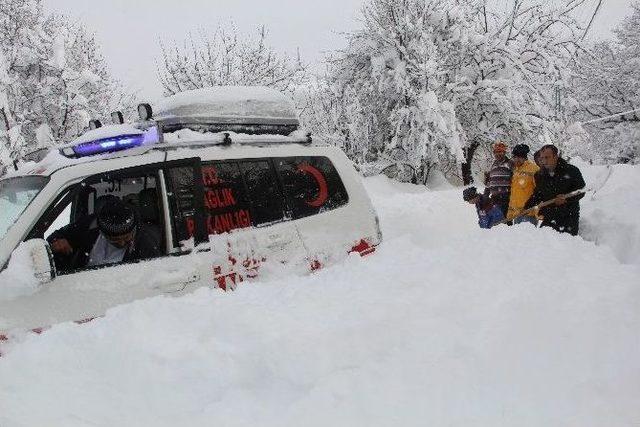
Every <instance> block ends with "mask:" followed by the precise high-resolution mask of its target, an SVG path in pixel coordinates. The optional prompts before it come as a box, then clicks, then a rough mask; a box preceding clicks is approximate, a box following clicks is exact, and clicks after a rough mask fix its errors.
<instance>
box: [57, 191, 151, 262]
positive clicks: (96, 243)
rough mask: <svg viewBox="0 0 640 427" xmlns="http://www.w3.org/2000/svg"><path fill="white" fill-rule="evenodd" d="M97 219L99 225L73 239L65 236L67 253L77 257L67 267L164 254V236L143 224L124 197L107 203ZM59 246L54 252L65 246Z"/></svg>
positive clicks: (124, 260)
mask: <svg viewBox="0 0 640 427" xmlns="http://www.w3.org/2000/svg"><path fill="white" fill-rule="evenodd" d="M96 222H97V228H95V229H91V230H88V231H86V232H84V233H81V234H82V235H80V236H75V238H73V239H64V241H65V242H66V246H65V248H64V252H67V253H68V255H69V256H70V257H71V258H72V260H73V261H71V262H69V264H67V266H66V268H65V269H69V270H76V269H80V268H85V267H97V266H101V265H107V264H116V263H120V262H130V261H136V260H140V259H147V258H154V257H157V256H160V255H162V249H161V239H160V236H158V235H156V234H155V233H153V231H152V230H151V229H149V228H147V227H146V226H144V225H139V224H138V219H137V216H136V214H135V212H134V211H133V209H132V208H131V207H130V206H128V205H127V204H125V203H124V202H122V201H121V200H120V199H118V198H113V199H110V200H109V201H108V202H106V203H105V205H104V206H102V208H101V209H100V211H99V212H98V214H97V218H96ZM77 234H78V233H77ZM69 242H74V243H73V244H71V243H69ZM54 243H55V242H54ZM58 246H59V245H53V244H52V250H53V252H54V254H55V253H56V252H57V251H58V252H59V251H62V248H61V249H57V247H58Z"/></svg>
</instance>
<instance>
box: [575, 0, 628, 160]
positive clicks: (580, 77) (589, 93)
mask: <svg viewBox="0 0 640 427" xmlns="http://www.w3.org/2000/svg"><path fill="white" fill-rule="evenodd" d="M614 36H615V37H614V39H613V40H607V41H602V42H598V43H596V44H595V45H594V46H592V47H591V48H590V49H589V50H588V51H586V52H583V53H581V54H580V55H579V57H578V61H577V62H576V63H575V66H574V67H573V71H574V75H573V79H572V85H571V94H572V96H573V97H574V98H575V101H576V102H574V103H573V104H572V105H571V107H572V108H571V111H570V113H571V118H572V119H573V120H576V121H579V122H585V124H584V125H583V127H584V130H586V131H587V132H588V134H589V138H582V141H583V143H582V144H574V145H573V146H572V147H571V150H572V152H573V153H574V154H578V155H580V156H582V157H584V158H586V159H588V160H592V161H604V162H615V163H617V162H625V163H630V162H631V163H636V162H638V161H640V138H639V136H640V3H637V2H636V3H634V4H632V13H631V15H630V16H628V17H627V18H625V19H624V21H623V22H622V23H621V24H620V25H619V26H618V27H617V28H616V29H614ZM624 112H630V113H628V114H622V115H619V113H624Z"/></svg>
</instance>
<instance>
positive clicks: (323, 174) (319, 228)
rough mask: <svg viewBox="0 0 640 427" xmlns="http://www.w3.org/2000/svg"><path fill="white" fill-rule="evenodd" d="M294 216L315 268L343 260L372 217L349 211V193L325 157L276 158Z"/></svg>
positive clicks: (361, 235) (361, 236)
mask: <svg viewBox="0 0 640 427" xmlns="http://www.w3.org/2000/svg"><path fill="white" fill-rule="evenodd" d="M274 161H275V167H276V170H277V172H278V175H279V176H280V179H281V181H282V187H283V189H284V192H285V195H286V197H287V201H288V203H289V205H290V206H291V215H292V217H293V219H294V223H295V224H296V226H297V229H298V230H299V232H300V236H301V239H302V242H303V244H304V246H305V248H306V250H307V252H308V253H309V257H310V260H311V262H312V263H313V265H314V267H320V266H322V265H325V264H328V263H331V262H333V261H335V260H337V259H341V258H344V257H345V256H346V254H347V253H348V252H349V251H350V250H351V249H352V247H353V246H354V245H355V244H356V243H357V242H359V241H360V239H362V238H363V237H364V235H363V233H362V228H363V227H362V224H363V222H364V221H367V220H368V219H369V218H364V217H363V216H362V215H358V211H355V210H353V209H349V206H348V204H349V202H350V198H349V194H348V193H347V190H346V188H345V185H344V183H343V182H342V179H341V177H340V175H339V174H338V171H337V170H336V168H335V166H334V165H333V163H332V162H331V160H330V159H329V158H328V157H325V156H295V157H293V156H292V157H281V158H276V159H274Z"/></svg>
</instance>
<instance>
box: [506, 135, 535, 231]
mask: <svg viewBox="0 0 640 427" xmlns="http://www.w3.org/2000/svg"><path fill="white" fill-rule="evenodd" d="M511 154H512V156H513V177H512V178H511V193H510V196H509V211H508V212H507V219H508V220H510V221H511V220H513V223H514V224H519V223H521V222H530V223H532V224H537V222H538V221H537V218H536V217H535V216H527V215H525V216H520V217H518V214H520V212H522V210H523V209H524V205H525V203H527V200H529V197H531V195H532V194H533V191H534V190H535V188H536V180H535V174H536V173H537V172H538V171H539V170H540V168H539V167H538V166H537V165H536V164H535V163H533V162H531V161H529V160H527V155H528V154H529V146H528V145H526V144H518V145H516V146H515V147H513V150H511Z"/></svg>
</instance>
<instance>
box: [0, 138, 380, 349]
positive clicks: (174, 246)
mask: <svg viewBox="0 0 640 427" xmlns="http://www.w3.org/2000/svg"><path fill="white" fill-rule="evenodd" d="M227 136H228V134H227ZM231 139H232V141H233V142H232V143H231V144H229V145H220V144H219V143H218V140H219V135H217V136H216V135H205V136H204V137H201V139H200V140H198V139H197V138H196V139H194V138H190V139H188V140H186V141H181V140H175V141H172V142H164V143H159V144H154V145H149V146H143V147H137V148H131V149H129V150H125V151H120V152H117V153H107V154H99V155H95V156H89V157H83V158H72V159H69V158H66V157H64V156H62V155H61V154H59V153H58V152H52V153H50V154H49V155H48V156H47V157H46V158H44V159H43V160H42V161H40V162H39V163H36V164H32V165H29V166H28V167H25V168H23V169H21V170H20V171H19V172H17V173H15V174H13V175H11V176H9V177H6V178H4V179H3V180H12V179H14V180H19V179H21V178H24V177H31V176H39V177H43V179H47V180H48V181H47V183H46V185H44V187H43V188H42V189H41V191H39V193H38V194H37V196H35V197H34V198H33V200H31V202H30V203H29V204H28V206H27V207H26V208H25V209H24V211H23V212H22V213H21V214H20V215H19V216H18V217H17V219H16V220H15V222H13V224H12V225H10V226H9V227H8V229H7V230H6V232H5V234H4V236H3V237H2V234H1V232H0V268H3V267H6V265H7V263H8V262H10V258H11V255H12V252H13V251H14V250H16V248H17V247H18V246H19V245H20V244H21V243H22V242H24V241H26V240H29V239H30V238H33V233H34V227H36V228H37V225H38V224H40V225H41V224H42V221H43V219H42V218H43V215H45V213H46V212H51V211H52V209H53V210H55V209H54V207H52V206H53V205H55V204H56V203H61V202H57V201H59V200H60V198H61V197H63V196H64V195H65V192H70V188H73V189H74V190H73V191H80V190H77V189H78V188H81V189H86V188H90V187H91V185H92V184H91V182H92V181H87V180H91V179H92V177H96V176H103V175H101V174H110V173H120V172H121V171H136V170H144V171H145V172H144V173H145V174H147V175H149V176H151V175H153V180H154V182H155V187H154V188H155V192H156V193H157V195H158V198H159V203H158V206H159V215H160V219H159V221H158V222H159V224H160V227H161V229H162V233H163V241H164V248H163V254H164V255H162V256H160V257H157V258H152V259H147V260H142V261H137V262H132V263H122V264H112V265H108V266H103V267H97V268H85V269H82V270H79V271H73V272H69V273H67V274H61V272H58V273H55V269H54V266H52V269H54V270H53V271H54V272H53V273H52V277H51V279H50V280H47V281H46V283H43V284H41V285H40V287H39V288H38V290H37V291H36V292H35V293H32V294H30V295H25V296H20V297H17V298H15V299H10V300H4V301H3V300H0V338H2V336H3V335H4V337H5V339H6V337H7V336H8V335H9V333H10V331H13V330H27V329H31V330H34V329H37V328H42V327H47V326H49V325H52V324H56V323H60V322H65V321H76V322H82V321H86V320H90V319H92V318H95V317H97V316H101V315H103V314H104V313H105V312H106V310H107V309H109V308H111V307H114V306H117V305H119V304H123V303H127V302H130V301H133V300H136V299H140V298H145V297H149V296H154V295H161V294H168V295H182V294H184V293H186V292H190V291H192V290H193V289H195V288H198V287H202V286H208V287H211V288H222V289H227V290H228V289H233V288H234V287H235V286H236V285H238V284H239V283H240V282H241V281H243V280H245V279H247V278H251V277H254V276H255V275H256V274H258V272H259V268H260V265H261V264H262V263H263V262H265V261H275V262H281V263H289V264H290V265H292V266H294V267H295V268H297V269H298V270H299V271H312V270H314V269H316V268H319V267H321V266H324V265H327V264H331V263H333V262H336V261H338V260H339V259H340V258H343V257H346V256H347V254H348V253H350V252H360V253H361V254H362V255H364V254H368V253H370V252H372V251H373V250H374V249H375V246H377V245H378V244H379V243H380V241H381V234H380V229H379V225H378V222H377V221H378V220H377V216H376V213H375V210H374V208H373V206H372V203H371V201H370V199H369V197H368V195H367V193H366V191H365V189H364V187H363V185H362V182H361V178H360V176H359V175H358V174H357V172H356V171H355V169H354V167H353V165H352V163H351V161H350V160H349V159H348V158H347V157H346V156H345V154H344V153H343V152H342V151H341V150H340V149H339V148H336V147H333V146H329V145H323V144H322V143H318V142H315V141H314V143H313V144H307V143H300V139H299V138H297V139H296V138H292V137H290V136H277V135H264V136H261V135H244V136H243V135H235V134H233V135H232V136H231ZM278 159H280V160H278ZM283 159H284V160H283ZM288 159H312V160H313V159H321V160H322V162H324V163H326V162H327V160H328V162H330V164H331V165H333V168H335V171H336V172H337V174H338V175H339V179H340V181H341V183H342V185H343V186H344V191H346V195H348V198H347V199H346V202H345V201H344V200H343V202H342V205H340V206H338V207H335V208H331V209H326V210H324V209H323V208H319V209H320V210H319V211H318V212H317V213H315V214H310V215H308V216H305V217H300V218H296V217H295V216H289V217H288V216H287V215H289V214H287V213H285V214H283V217H282V218H280V219H279V220H276V221H273V222H270V223H265V224H261V225H258V226H247V227H239V228H237V229H234V230H231V231H230V232H225V233H218V234H214V235H211V234H212V233H211V229H209V230H205V232H208V233H207V236H208V237H207V239H206V241H204V240H203V239H202V238H200V239H199V240H198V239H194V238H193V237H192V238H191V240H190V241H187V243H186V244H185V241H178V240H179V239H178V238H177V236H176V234H177V233H178V228H180V227H182V226H178V225H176V224H178V220H176V218H177V217H178V216H177V215H178V214H176V212H175V211H177V210H178V207H175V206H178V205H179V203H182V202H176V201H175V198H176V197H177V196H176V194H175V191H176V190H175V188H174V187H172V186H175V185H177V184H175V183H173V181H171V179H170V176H173V175H172V174H175V171H176V170H178V169H177V168H183V169H184V170H187V171H190V170H191V168H194V169H193V170H194V171H196V175H194V176H196V177H197V176H198V175H197V174H198V173H200V174H201V173H202V170H203V169H202V168H204V167H210V166H207V165H211V164H213V165H214V167H218V166H217V165H220V164H222V163H220V162H227V163H224V164H229V165H236V164H237V165H238V166H234V167H238V168H244V167H245V165H249V164H251V165H253V164H256V165H257V164H258V163H251V162H262V163H260V164H262V165H263V166H265V167H267V166H266V165H270V166H269V167H270V168H271V169H273V170H274V171H275V168H277V167H278V166H277V164H276V162H278V161H279V162H280V163H281V164H285V163H286V162H288V161H289V160H288ZM296 161H298V160H296ZM313 161H315V160H313ZM234 162H237V163H234ZM283 162H285V163H283ZM324 163H323V164H324ZM176 165H178V166H176ZM179 165H183V166H179ZM144 168H148V171H147V169H144ZM299 168H301V167H300V166H299ZM304 168H309V166H306V163H305V166H304ZM304 168H302V169H304ZM180 170H182V169H180ZM242 170H245V169H242ZM247 170H249V169H247ZM265 170H266V169H265ZM312 172H313V171H312ZM126 173H129V172H126ZM136 173H137V172H136ZM279 173H280V172H278V174H279ZM314 173H315V172H314ZM147 175H145V176H144V177H145V184H144V185H145V188H146V185H147V181H146V179H147ZM303 175H304V176H305V177H306V178H309V177H308V176H307V175H308V174H307V175H305V174H304V170H303V171H302V174H301V176H303ZM277 176H280V175H277ZM280 179H282V178H281V177H280ZM316 179H317V177H316ZM85 182H89V185H85V184H84V183H85ZM114 182H115V181H114ZM119 182H120V181H119ZM194 182H198V179H196V181H194ZM203 182H204V181H199V182H198V183H197V184H194V186H193V189H192V191H193V193H192V194H200V193H197V191H200V192H202V191H207V190H206V188H204V187H203V185H204V184H203ZM281 184H282V182H281ZM325 184H326V182H325ZM100 185H102V184H100ZM336 185H338V184H336ZM325 187H326V185H325ZM172 188H174V190H172ZM185 191H187V192H188V191H189V190H188V188H187V189H186V190H185ZM341 191H342V190H341ZM320 192H322V191H320ZM74 194H75V193H74ZM282 194H283V198H284V197H285V195H284V191H283V193H282ZM92 197H94V199H95V194H94V195H93V196H92ZM216 197H217V196H216ZM63 198H64V197H63ZM318 198H320V196H318ZM325 198H326V194H325ZM190 200H197V197H195V196H194V197H192V198H191V199H190ZM213 200H214V201H215V200H216V199H213ZM312 202H313V203H315V202H316V201H315V200H313V201H311V202H309V201H307V203H308V204H310V203H312ZM320 202H322V200H320V201H318V203H320ZM94 203H95V202H94ZM194 203H195V202H194ZM198 203H199V202H198ZM278 203H280V202H278ZM281 203H282V206H285V205H286V201H283V202H281ZM194 206H195V205H194ZM94 208H95V207H94ZM199 209H202V207H200V208H199ZM252 209H253V207H252ZM283 209H285V208H283ZM252 212H253V211H252ZM0 215H2V213H0ZM194 215H195V216H194V217H195V218H196V220H195V221H196V222H197V223H198V224H199V225H200V226H203V224H202V223H203V222H204V219H202V218H203V217H204V215H203V214H202V213H201V212H196V213H195V214H194ZM229 215H231V214H229ZM211 218H212V217H211V216H208V217H207V221H209V222H213V220H211ZM223 219H224V218H223ZM216 221H217V218H216ZM45 223H46V224H48V223H47V222H45ZM212 227H213V226H212ZM40 234H42V233H40ZM41 237H46V236H41ZM201 237H202V236H201ZM194 240H195V241H194ZM1 277H2V276H1V275H0V280H1ZM3 285H6V284H3V283H1V281H0V287H2V286H3ZM38 330H39V329H38Z"/></svg>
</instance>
